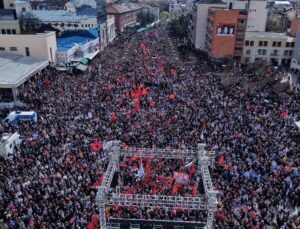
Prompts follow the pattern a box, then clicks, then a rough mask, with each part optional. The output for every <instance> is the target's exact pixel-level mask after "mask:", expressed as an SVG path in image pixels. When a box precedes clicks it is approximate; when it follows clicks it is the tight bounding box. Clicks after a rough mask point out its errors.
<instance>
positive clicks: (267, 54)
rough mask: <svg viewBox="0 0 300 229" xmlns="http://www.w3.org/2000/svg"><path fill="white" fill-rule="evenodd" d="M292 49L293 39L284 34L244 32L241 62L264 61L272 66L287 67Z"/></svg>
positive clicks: (293, 45)
mask: <svg viewBox="0 0 300 229" xmlns="http://www.w3.org/2000/svg"><path fill="white" fill-rule="evenodd" d="M294 47H295V38H294V37H291V36H288V35H287V34H285V33H274V32H246V34H245V43H244V50H243V57H242V61H243V62H244V63H253V62H255V61H256V60H266V61H267V62H268V63H269V64H270V65H273V66H281V65H283V66H289V65H290V63H291V59H292V56H293V52H294Z"/></svg>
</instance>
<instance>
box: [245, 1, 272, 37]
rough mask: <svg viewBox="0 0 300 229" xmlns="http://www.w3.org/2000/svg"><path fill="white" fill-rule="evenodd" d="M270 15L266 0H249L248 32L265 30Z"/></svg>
mask: <svg viewBox="0 0 300 229" xmlns="http://www.w3.org/2000/svg"><path fill="white" fill-rule="evenodd" d="M267 17H268V7H267V1H266V0H251V1H249V8H248V19H247V28H246V31H247V32H265V30H266V23H267Z"/></svg>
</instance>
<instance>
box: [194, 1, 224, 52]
mask: <svg viewBox="0 0 300 229" xmlns="http://www.w3.org/2000/svg"><path fill="white" fill-rule="evenodd" d="M212 7H218V8H226V7H227V6H226V4H225V3H224V2H222V1H220V2H219V3H215V4H209V3H204V2H201V3H196V4H195V5H194V6H193V10H192V12H191V15H190V23H189V39H190V41H191V43H192V45H193V46H194V47H195V49H199V50H203V51H204V50H205V41H206V34H207V21H208V20H207V18H208V11H209V9H210V8H212Z"/></svg>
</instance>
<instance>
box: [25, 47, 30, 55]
mask: <svg viewBox="0 0 300 229" xmlns="http://www.w3.org/2000/svg"><path fill="white" fill-rule="evenodd" d="M25 52H26V56H30V52H29V48H28V47H26V48H25Z"/></svg>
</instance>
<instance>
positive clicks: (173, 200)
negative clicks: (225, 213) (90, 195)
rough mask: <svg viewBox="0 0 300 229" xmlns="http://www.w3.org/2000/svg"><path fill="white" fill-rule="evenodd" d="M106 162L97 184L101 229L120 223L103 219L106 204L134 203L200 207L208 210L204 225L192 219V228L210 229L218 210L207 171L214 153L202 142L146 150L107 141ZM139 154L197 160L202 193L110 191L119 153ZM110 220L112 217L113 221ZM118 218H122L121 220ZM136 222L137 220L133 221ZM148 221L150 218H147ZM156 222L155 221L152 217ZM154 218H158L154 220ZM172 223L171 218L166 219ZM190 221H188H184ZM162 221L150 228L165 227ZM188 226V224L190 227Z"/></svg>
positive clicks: (112, 227) (135, 204)
mask: <svg viewBox="0 0 300 229" xmlns="http://www.w3.org/2000/svg"><path fill="white" fill-rule="evenodd" d="M105 152H106V154H107V157H108V158H109V160H110V161H109V164H108V167H107V170H106V172H105V174H104V179H103V183H102V184H101V186H100V187H98V192H97V198H96V201H97V205H98V209H99V221H100V227H101V229H116V228H121V226H120V224H121V223H112V222H111V223H110V222H109V220H107V219H106V215H105V207H106V206H114V205H119V206H128V207H131V206H136V207H157V208H185V209H189V210H201V211H206V212H207V220H206V223H205V227H203V222H201V224H200V222H199V225H202V226H199V225H197V222H194V223H195V224H194V225H195V226H193V227H192V228H194V229H196V228H206V229H211V228H213V221H214V215H215V212H216V209H217V203H218V202H217V192H216V191H215V190H214V188H213V183H212V180H211V177H210V173H209V166H213V158H214V153H213V152H210V151H206V150H205V144H203V143H201V144H198V146H197V150H190V149H148V148H130V149H129V150H128V149H126V150H125V149H123V148H122V149H121V142H120V141H113V142H110V144H109V147H107V148H106V149H105ZM137 153H138V155H139V156H140V157H141V158H153V157H155V158H164V159H171V158H173V159H182V158H184V159H185V160H194V161H197V167H198V170H197V171H198V174H197V175H198V176H199V177H200V176H201V177H202V180H203V186H204V190H205V194H204V195H202V196H201V195H200V196H195V197H183V196H162V195H141V194H122V193H120V187H119V186H117V187H116V190H115V191H114V192H113V189H112V188H111V183H112V180H113V177H114V174H115V172H116V171H117V170H119V161H120V155H122V157H132V156H134V155H137ZM112 221H113V220H112ZM119 221H122V219H120V220H119ZM135 221H138V220H135ZM148 221H149V220H148ZM150 221H151V220H150ZM153 221H155V220H153ZM156 221H157V220H156ZM169 222H171V221H169ZM187 223H189V222H187ZM130 225H131V226H130V228H140V227H139V224H130ZM163 225H164V224H161V225H158V224H157V223H156V224H155V223H154V224H153V228H164V226H163ZM177 227H178V228H184V226H174V227H173V228H177ZM189 228H191V227H189Z"/></svg>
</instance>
